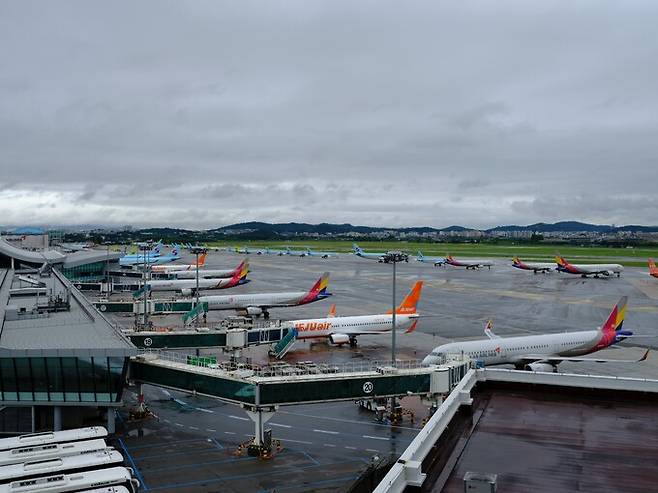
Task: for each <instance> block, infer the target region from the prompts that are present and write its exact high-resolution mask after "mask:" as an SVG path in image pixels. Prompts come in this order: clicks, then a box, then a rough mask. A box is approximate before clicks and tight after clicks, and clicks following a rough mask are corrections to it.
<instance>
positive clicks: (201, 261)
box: [199, 252, 207, 267]
mask: <svg viewBox="0 0 658 493" xmlns="http://www.w3.org/2000/svg"><path fill="white" fill-rule="evenodd" d="M206 255H207V253H206V252H203V253H202V254H201V255H199V267H203V265H204V264H205V263H206Z"/></svg>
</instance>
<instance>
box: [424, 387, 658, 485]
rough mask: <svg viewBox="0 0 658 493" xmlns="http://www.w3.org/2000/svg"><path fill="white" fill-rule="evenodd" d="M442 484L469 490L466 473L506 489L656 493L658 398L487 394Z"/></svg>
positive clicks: (478, 402)
mask: <svg viewBox="0 0 658 493" xmlns="http://www.w3.org/2000/svg"><path fill="white" fill-rule="evenodd" d="M474 408H475V412H474V416H475V418H474V419H476V420H477V423H476V425H475V428H474V430H473V431H472V433H471V434H470V436H469V437H468V442H467V443H466V445H465V446H464V448H463V451H462V452H461V454H460V455H459V458H458V461H457V464H456V465H455V467H454V469H453V470H452V473H451V474H450V476H449V478H448V480H447V483H446V484H445V486H444V487H441V485H439V484H435V487H434V488H432V489H431V491H432V492H436V493H439V492H443V493H457V492H460V493H461V492H463V491H464V483H463V477H464V475H465V474H466V472H468V471H473V472H480V473H495V474H497V475H498V491H505V492H506V493H526V492H528V491H532V492H536V493H543V492H546V493H553V492H556V491H559V492H564V493H568V492H589V491H596V492H601V493H606V492H609V493H617V492H625V493H634V492H637V493H644V492H648V491H656V479H657V478H658V476H657V475H656V471H655V465H656V463H658V421H656V419H655V416H656V405H655V402H646V401H642V400H637V401H633V402H620V400H619V399H608V398H594V397H591V396H590V397H587V398H584V397H582V396H574V395H565V394H551V393H549V392H541V393H539V392H533V391H525V392H515V391H512V390H502V391H494V392H485V393H484V394H483V395H479V396H478V397H476V402H475V404H474Z"/></svg>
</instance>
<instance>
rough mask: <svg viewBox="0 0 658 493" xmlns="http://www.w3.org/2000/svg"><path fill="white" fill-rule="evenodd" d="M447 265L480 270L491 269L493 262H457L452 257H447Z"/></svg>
mask: <svg viewBox="0 0 658 493" xmlns="http://www.w3.org/2000/svg"><path fill="white" fill-rule="evenodd" d="M446 264H450V265H454V266H455V267H466V269H467V270H468V269H473V270H475V269H480V268H482V267H488V268H489V269H491V266H492V265H493V262H491V261H490V260H457V259H455V257H453V256H452V255H446Z"/></svg>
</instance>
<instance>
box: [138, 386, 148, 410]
mask: <svg viewBox="0 0 658 493" xmlns="http://www.w3.org/2000/svg"><path fill="white" fill-rule="evenodd" d="M145 411H146V404H144V388H143V385H142V384H141V383H138V384H137V412H140V413H143V412H145Z"/></svg>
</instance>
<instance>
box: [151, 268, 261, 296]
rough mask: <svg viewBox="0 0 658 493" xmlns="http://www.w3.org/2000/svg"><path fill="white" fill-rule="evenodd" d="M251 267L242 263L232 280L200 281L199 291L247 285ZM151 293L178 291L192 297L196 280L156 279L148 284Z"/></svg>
mask: <svg viewBox="0 0 658 493" xmlns="http://www.w3.org/2000/svg"><path fill="white" fill-rule="evenodd" d="M248 273H249V266H248V265H247V263H246V262H242V263H241V264H240V266H239V268H238V269H236V272H235V274H234V275H233V276H232V277H231V278H230V279H201V278H200V279H199V291H202V290H208V289H226V288H232V287H234V286H238V285H240V284H245V283H247V282H249V281H248V280H247V274H248ZM148 286H149V289H150V290H151V291H178V292H180V293H182V294H183V295H184V296H190V295H192V294H195V292H196V287H197V284H196V279H156V280H151V281H149V282H148Z"/></svg>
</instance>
